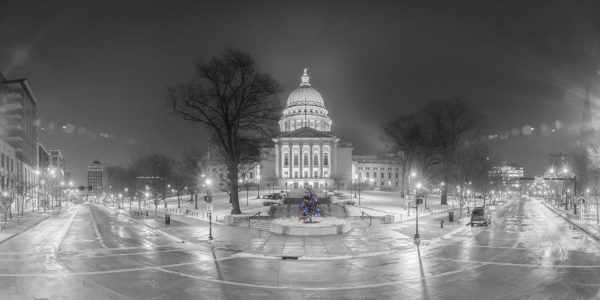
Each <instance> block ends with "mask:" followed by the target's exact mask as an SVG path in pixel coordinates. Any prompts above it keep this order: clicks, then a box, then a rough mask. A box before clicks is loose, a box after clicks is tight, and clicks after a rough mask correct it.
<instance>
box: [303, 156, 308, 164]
mask: <svg viewBox="0 0 600 300" xmlns="http://www.w3.org/2000/svg"><path fill="white" fill-rule="evenodd" d="M302 163H303V165H305V166H308V153H304V155H303V157H302Z"/></svg>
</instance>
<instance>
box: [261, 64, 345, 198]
mask: <svg viewBox="0 0 600 300" xmlns="http://www.w3.org/2000/svg"><path fill="white" fill-rule="evenodd" d="M279 128H280V131H281V134H279V135H278V136H277V137H275V138H273V139H272V140H273V143H274V147H273V148H269V149H263V151H262V160H261V163H260V166H259V171H258V172H259V174H260V177H259V178H257V180H260V183H261V185H262V183H263V182H264V183H275V182H276V183H277V184H278V185H280V186H282V187H284V188H285V189H299V188H305V187H307V186H309V185H310V186H312V187H313V188H315V189H324V188H329V187H339V186H342V185H344V186H345V185H346V184H350V183H351V179H352V170H351V168H352V146H351V145H349V144H342V143H340V139H339V138H338V137H336V136H335V135H334V134H333V132H332V128H333V122H332V120H331V118H330V117H329V112H328V111H327V108H326V106H325V101H324V99H323V97H322V96H321V93H319V92H318V91H317V90H316V89H315V88H313V87H312V86H311V84H310V77H309V76H308V73H307V69H304V74H303V75H302V76H301V82H300V86H299V87H298V88H296V89H295V90H294V91H292V92H291V94H290V95H289V97H288V99H287V101H286V106H285V108H284V110H283V112H282V116H281V119H280V121H279Z"/></svg>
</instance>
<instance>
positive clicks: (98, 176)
mask: <svg viewBox="0 0 600 300" xmlns="http://www.w3.org/2000/svg"><path fill="white" fill-rule="evenodd" d="M103 175H104V167H103V166H102V164H101V163H100V162H99V161H97V160H96V161H94V162H93V163H92V165H90V166H88V186H91V187H92V191H93V192H94V193H100V192H102V189H103V185H102V184H103V182H102V180H103Z"/></svg>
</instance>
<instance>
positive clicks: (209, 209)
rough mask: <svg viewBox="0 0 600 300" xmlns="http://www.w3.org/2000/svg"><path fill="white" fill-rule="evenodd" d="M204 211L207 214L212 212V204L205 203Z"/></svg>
mask: <svg viewBox="0 0 600 300" xmlns="http://www.w3.org/2000/svg"><path fill="white" fill-rule="evenodd" d="M206 210H207V211H208V212H212V211H213V205H212V203H207V204H206Z"/></svg>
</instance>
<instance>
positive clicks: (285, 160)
mask: <svg viewBox="0 0 600 300" xmlns="http://www.w3.org/2000/svg"><path fill="white" fill-rule="evenodd" d="M283 165H284V166H289V165H290V154H289V153H285V154H283Z"/></svg>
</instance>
